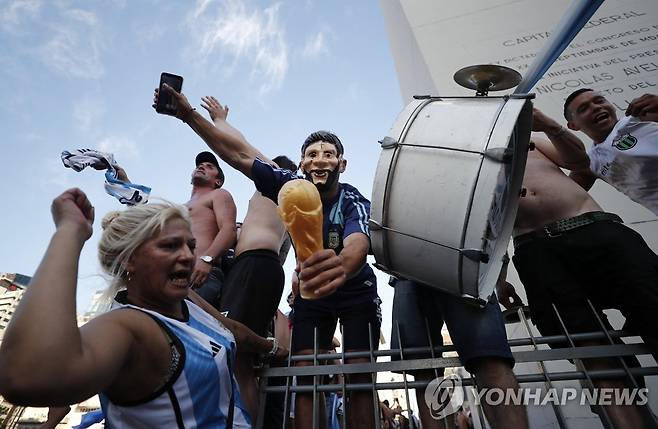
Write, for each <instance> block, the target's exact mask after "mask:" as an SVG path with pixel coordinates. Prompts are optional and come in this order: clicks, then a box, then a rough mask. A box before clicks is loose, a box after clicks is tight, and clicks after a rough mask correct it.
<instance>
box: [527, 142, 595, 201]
mask: <svg viewBox="0 0 658 429" xmlns="http://www.w3.org/2000/svg"><path fill="white" fill-rule="evenodd" d="M531 140H532V142H533V143H534V145H535V149H537V150H538V151H539V152H541V153H542V154H544V156H546V158H548V159H550V160H551V161H553V162H554V163H555V164H557V165H558V166H560V167H562V168H566V169H567V170H568V169H569V167H568V165H569V164H568V163H566V162H565V161H564V157H563V153H562V152H561V151H560V150H558V149H557V148H556V147H555V145H554V143H552V142H551V141H548V140H546V139H544V138H541V137H537V136H533V137H532V139H531ZM585 156H587V155H585ZM587 159H588V161H587V162H588V164H589V157H588V158H587ZM569 177H570V178H571V179H572V180H573V181H574V182H576V183H577V184H578V185H580V187H582V188H583V189H585V190H586V191H589V190H590V189H591V187H592V186H593V185H594V182H595V181H596V176H595V175H594V173H592V172H591V171H590V169H589V167H588V168H587V169H580V170H572V171H571V173H570V174H569Z"/></svg>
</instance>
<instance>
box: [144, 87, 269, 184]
mask: <svg viewBox="0 0 658 429" xmlns="http://www.w3.org/2000/svg"><path fill="white" fill-rule="evenodd" d="M164 89H165V90H167V91H169V92H170V93H171V94H172V96H173V97H174V98H175V99H176V101H177V103H178V111H177V113H176V117H178V118H179V119H181V120H182V121H183V122H185V123H187V124H188V125H189V126H190V128H192V129H193V130H194V132H195V133H197V134H198V135H199V137H201V138H202V139H203V141H204V142H206V144H207V145H208V147H210V149H212V151H213V152H215V153H216V154H217V155H219V157H220V158H221V159H223V160H224V161H225V162H226V163H227V164H229V165H230V166H231V167H233V168H235V169H236V170H238V171H240V172H241V173H242V174H244V175H245V176H247V177H248V178H250V179H251V166H252V164H253V163H254V159H256V158H259V159H261V160H263V161H266V162H271V161H270V160H269V159H268V158H267V157H265V156H264V155H263V154H262V153H260V151H259V150H258V149H256V148H255V147H253V146H252V145H250V144H249V143H248V142H247V140H246V139H245V138H244V136H243V135H242V133H241V132H240V131H238V130H237V129H235V128H233V127H232V126H231V125H230V124H229V123H228V122H226V119H225V118H226V114H228V109H226V111H225V115H224V119H223V120H222V121H220V122H219V123H220V126H217V124H214V125H213V123H212V122H210V121H208V120H207V119H206V118H204V117H203V115H201V114H200V113H199V112H197V111H196V109H194V108H192V106H191V105H190V103H189V101H188V100H187V97H185V95H183V94H179V93H178V92H176V91H174V90H173V89H172V88H171V87H169V86H168V85H164ZM157 99H158V90H157V89H156V90H155V98H154V104H153V107H154V108H155V105H156V104H157ZM204 107H205V106H204Z"/></svg>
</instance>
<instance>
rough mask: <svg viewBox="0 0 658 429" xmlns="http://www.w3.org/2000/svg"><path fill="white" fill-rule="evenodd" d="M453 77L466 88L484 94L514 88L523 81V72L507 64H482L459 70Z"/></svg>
mask: <svg viewBox="0 0 658 429" xmlns="http://www.w3.org/2000/svg"><path fill="white" fill-rule="evenodd" d="M453 79H455V82H457V83H458V84H459V85H461V86H463V87H464V88H468V89H474V90H476V91H477V94H476V95H480V96H484V95H487V93H488V92H489V91H503V90H505V89H510V88H514V87H515V86H517V85H518V84H519V83H520V82H521V74H520V73H519V72H517V71H516V70H514V69H511V68H509V67H505V66H499V65H494V64H480V65H475V66H468V67H464V68H462V69H460V70H457V72H456V73H455V75H454V76H453Z"/></svg>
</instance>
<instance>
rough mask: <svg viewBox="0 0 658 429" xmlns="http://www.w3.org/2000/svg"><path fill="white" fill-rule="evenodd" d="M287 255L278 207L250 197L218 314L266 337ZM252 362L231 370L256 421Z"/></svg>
mask: <svg viewBox="0 0 658 429" xmlns="http://www.w3.org/2000/svg"><path fill="white" fill-rule="evenodd" d="M203 107H204V108H206V109H207V110H208V112H209V113H210V116H211V118H212V119H213V120H215V119H216V118H217V115H218V114H219V111H218V110H217V109H215V108H213V107H212V106H211V105H210V104H204V105H203ZM274 160H275V162H277V163H278V164H279V165H280V167H281V168H285V169H287V170H291V171H295V170H296V169H297V166H296V165H295V164H294V163H293V162H292V161H291V160H290V159H288V158H286V157H285V156H278V157H276V158H274ZM289 249H290V239H289V238H288V233H287V232H286V227H285V226H284V225H283V223H282V222H281V219H280V218H279V214H278V213H277V210H276V204H274V202H272V200H270V199H269V198H265V197H263V196H262V195H261V193H260V192H258V191H256V192H254V194H253V196H252V197H251V199H250V200H249V207H248V209H247V215H246V217H245V219H244V221H243V223H242V226H241V228H240V237H239V239H238V242H237V245H236V247H235V259H234V260H233V263H232V264H231V270H230V271H229V273H228V276H227V278H226V282H225V285H224V288H223V290H222V296H221V299H220V303H219V310H220V311H222V312H226V316H227V317H229V318H231V319H233V320H237V321H239V322H241V323H243V324H245V325H247V326H248V327H249V328H250V329H251V330H253V331H254V332H258V335H261V336H263V337H265V336H267V333H268V332H267V328H268V325H269V324H270V322H271V320H272V318H273V317H274V315H275V314H276V311H277V308H278V306H279V301H280V300H281V294H282V293H283V287H284V282H285V274H284V272H283V267H282V265H283V263H284V262H285V260H286V256H287V255H288V250H289ZM253 357H254V356H253V355H242V354H241V353H240V351H238V357H237V359H236V363H235V368H234V369H235V376H236V379H237V381H238V384H239V385H240V396H241V398H242V401H243V402H244V404H245V405H246V407H247V409H248V411H249V412H250V414H251V415H252V416H256V413H257V410H258V383H257V380H256V376H255V374H254V360H253Z"/></svg>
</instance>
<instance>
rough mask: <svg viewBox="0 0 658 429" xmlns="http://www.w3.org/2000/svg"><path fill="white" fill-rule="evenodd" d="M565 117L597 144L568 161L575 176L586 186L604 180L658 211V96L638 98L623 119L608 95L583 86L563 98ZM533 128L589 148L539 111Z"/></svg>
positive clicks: (632, 198)
mask: <svg viewBox="0 0 658 429" xmlns="http://www.w3.org/2000/svg"><path fill="white" fill-rule="evenodd" d="M564 117H565V118H566V120H567V127H568V128H569V129H570V130H573V131H582V132H583V133H585V134H586V135H587V136H588V137H590V138H591V139H592V141H593V143H594V145H593V146H592V147H591V148H590V149H589V150H588V151H587V156H583V158H582V160H581V162H579V163H576V164H574V165H571V166H569V168H570V169H571V171H572V172H571V177H572V178H573V179H574V180H575V181H576V182H578V184H580V185H581V186H582V187H583V188H585V189H587V190H589V189H590V188H591V187H592V185H593V184H594V181H595V180H596V179H597V178H600V179H603V180H604V181H606V182H607V183H609V184H610V185H612V186H613V187H614V188H616V189H617V190H618V191H620V192H622V193H624V194H625V195H627V196H628V197H629V198H630V199H631V200H633V201H635V202H637V203H639V204H641V205H643V206H644V207H646V208H647V209H649V210H651V211H652V212H653V213H655V214H657V215H658V123H656V122H658V96H656V95H652V94H645V95H643V96H642V97H639V98H636V99H635V100H633V101H632V102H631V103H630V104H629V106H628V108H627V109H626V116H625V117H624V118H622V119H618V118H617V112H616V110H615V107H614V106H613V105H612V104H611V103H610V102H609V101H608V100H607V99H606V98H605V97H604V96H603V95H601V94H600V93H599V92H597V91H594V90H592V89H589V88H581V89H579V90H577V91H575V92H573V93H572V94H570V95H569V97H567V99H566V101H565V102H564ZM533 130H534V131H543V132H544V133H546V135H547V136H548V137H549V139H551V141H553V143H556V144H557V143H562V144H564V143H567V142H568V144H571V145H576V146H580V148H582V151H583V152H584V151H585V148H584V145H583V144H582V142H580V140H579V139H578V137H576V136H575V135H574V134H572V133H570V132H569V131H568V130H566V129H565V128H564V127H562V126H560V125H559V124H558V123H557V122H556V121H554V120H553V119H551V118H549V117H547V116H546V115H544V114H543V113H541V112H540V111H539V110H535V114H534V125H533ZM558 146H559V145H558Z"/></svg>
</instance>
